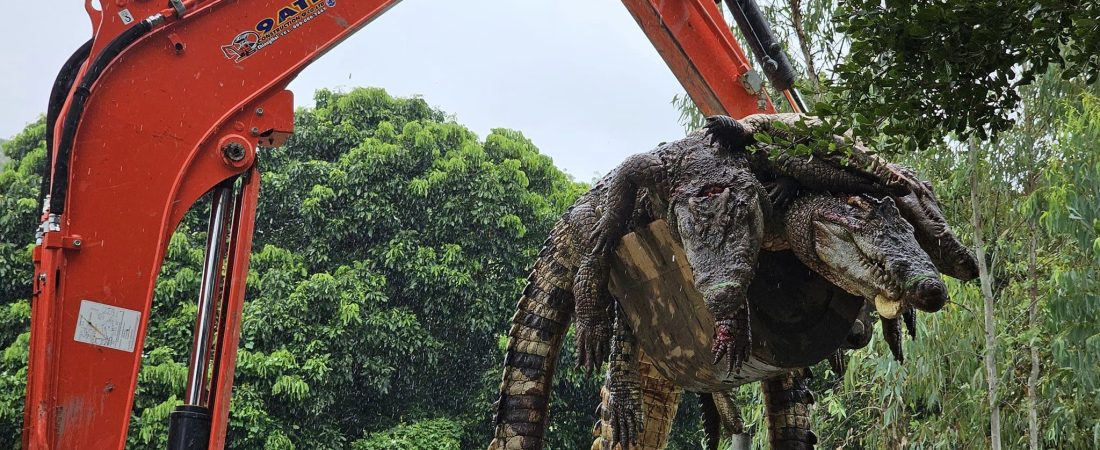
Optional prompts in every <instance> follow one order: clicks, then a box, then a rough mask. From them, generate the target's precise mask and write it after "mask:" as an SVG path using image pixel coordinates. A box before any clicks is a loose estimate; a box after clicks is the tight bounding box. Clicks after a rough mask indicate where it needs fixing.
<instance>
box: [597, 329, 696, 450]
mask: <svg viewBox="0 0 1100 450" xmlns="http://www.w3.org/2000/svg"><path fill="white" fill-rule="evenodd" d="M638 353H639V354H638V371H639V376H640V377H639V378H640V380H641V387H642V389H641V392H642V411H643V415H644V417H645V423H644V424H643V426H642V430H641V433H640V434H639V435H638V443H637V444H635V445H632V446H630V448H629V449H627V448H626V447H624V446H622V445H616V446H614V447H612V446H611V441H612V439H613V438H614V431H613V430H612V425H611V424H612V418H611V413H610V409H611V408H610V407H609V406H608V405H609V402H610V399H611V391H610V390H609V388H608V386H607V384H606V383H605V384H604V387H603V389H601V390H600V397H601V399H602V403H601V404H600V421H599V422H597V423H596V429H595V430H593V434H594V435H596V439H595V440H594V441H593V442H592V450H664V448H665V447H666V446H668V436H669V433H671V432H672V421H673V419H674V418H675V417H676V411H677V410H678V409H679V408H680V396H681V395H682V394H683V390H682V389H681V388H680V387H678V386H676V385H675V384H674V383H673V382H672V381H670V380H669V379H667V378H665V377H664V376H663V375H661V374H660V373H659V372H657V368H656V367H655V366H654V365H653V363H651V362H650V361H649V359H648V358H647V357H646V356H645V354H643V353H641V351H640V350H639V351H638Z"/></svg>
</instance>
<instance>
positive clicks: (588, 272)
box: [568, 205, 611, 375]
mask: <svg viewBox="0 0 1100 450" xmlns="http://www.w3.org/2000/svg"><path fill="white" fill-rule="evenodd" d="M568 220H569V222H570V225H571V228H572V229H573V230H575V231H574V232H575V233H576V234H577V236H574V238H573V241H574V242H586V241H587V240H588V239H589V236H588V233H589V232H590V230H594V229H595V228H596V224H597V222H598V221H599V218H598V217H597V215H596V210H595V209H594V208H593V207H592V206H591V205H577V206H576V207H574V208H573V210H572V211H570V213H569V217H568ZM609 274H610V268H609V267H608V265H607V258H605V257H603V256H602V255H599V254H596V253H594V252H588V253H585V254H583V255H582V256H581V261H580V264H579V266H578V267H577V274H576V276H575V277H574V278H573V297H574V298H575V299H576V308H575V314H576V327H577V333H576V338H575V341H574V348H575V350H576V353H577V367H581V368H583V369H584V371H585V373H586V374H588V375H591V374H592V371H593V370H594V369H596V368H598V367H600V365H601V364H603V362H604V360H605V359H607V353H608V346H609V345H610V341H611V314H610V312H609V311H610V309H611V308H610V307H611V294H610V293H609V292H608V290H607V283H608V277H609Z"/></svg>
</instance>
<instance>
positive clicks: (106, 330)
mask: <svg viewBox="0 0 1100 450" xmlns="http://www.w3.org/2000/svg"><path fill="white" fill-rule="evenodd" d="M140 322H141V313H140V312H138V311H134V310H131V309H126V308H119V307H117V306H111V305H105V304H103V303H96V302H93V301H91V300H81V301H80V317H77V319H76V336H73V340H75V341H77V342H83V343H86V344H92V345H98V346H100V347H107V348H113V349H115V350H122V351H125V352H133V351H134V342H136V341H137V331H138V324H139V323H140Z"/></svg>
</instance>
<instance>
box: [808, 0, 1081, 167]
mask: <svg viewBox="0 0 1100 450" xmlns="http://www.w3.org/2000/svg"><path fill="white" fill-rule="evenodd" d="M840 5H841V8H840V9H839V10H838V11H837V12H836V15H835V19H836V20H837V22H838V24H839V26H838V27H837V31H839V32H841V33H844V34H845V35H846V36H847V37H848V38H849V43H850V45H849V49H848V50H849V51H848V55H847V57H846V58H845V60H844V62H843V63H841V64H839V65H838V66H836V68H835V70H836V72H837V74H838V78H839V82H838V83H837V85H836V86H835V87H834V89H833V93H834V94H835V96H834V97H832V98H833V99H834V103H833V104H832V105H831V106H829V107H828V108H823V109H824V111H821V112H822V113H836V114H838V115H840V116H842V117H841V118H842V119H844V120H845V123H846V124H850V125H852V126H853V128H854V129H855V131H856V134H858V135H860V136H864V137H868V138H872V137H877V138H881V142H882V143H884V144H886V145H890V146H895V148H902V149H912V148H918V147H920V148H924V147H927V146H929V145H931V144H934V143H938V142H940V141H941V140H942V139H943V137H945V136H946V135H947V134H948V133H952V132H953V133H955V134H956V135H958V136H960V138H963V139H965V138H966V137H967V136H969V135H970V134H971V133H977V134H978V135H979V136H981V137H982V138H985V137H988V136H989V135H990V134H996V133H999V132H1001V131H1004V130H1007V129H1008V128H1010V127H1011V126H1012V124H1013V117H1012V113H1013V111H1015V110H1016V109H1017V107H1018V106H1019V102H1020V100H1021V99H1020V95H1019V88H1020V87H1022V86H1026V85H1029V84H1031V83H1033V82H1034V81H1035V79H1036V77H1037V76H1039V75H1042V74H1044V73H1045V72H1046V71H1047V70H1048V68H1050V67H1052V65H1054V66H1058V67H1060V68H1062V69H1063V76H1064V77H1065V78H1067V79H1068V78H1071V77H1075V76H1081V77H1083V78H1084V79H1086V82H1087V83H1092V82H1095V81H1096V79H1097V75H1098V74H1100V56H1098V55H1100V3H1097V2H1095V1H1093V0H1039V1H1031V0H1007V1H1006V0H966V1H943V0H917V1H902V0H887V1H886V2H881V1H880V0H848V1H844V2H841V3H840ZM856 113H859V114H861V115H862V116H863V117H865V118H867V120H854V119H855V114H856ZM880 134H881V135H880Z"/></svg>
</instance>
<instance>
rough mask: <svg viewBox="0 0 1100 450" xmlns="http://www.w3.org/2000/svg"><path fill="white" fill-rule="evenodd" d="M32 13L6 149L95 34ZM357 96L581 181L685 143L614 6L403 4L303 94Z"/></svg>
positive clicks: (22, 26) (0, 113)
mask: <svg viewBox="0 0 1100 450" xmlns="http://www.w3.org/2000/svg"><path fill="white" fill-rule="evenodd" d="M346 1H352V0H346ZM33 10H34V14H26V13H15V12H14V11H13V14H12V19H14V20H9V21H8V22H7V24H6V25H4V26H3V27H0V42H3V45H2V46H0V61H2V62H3V63H2V64H3V66H0V67H3V68H2V69H0V105H2V106H0V137H3V138H8V137H11V136H12V135H14V134H15V133H17V132H19V130H21V129H22V128H23V126H24V125H26V123H28V122H30V121H33V120H34V119H35V118H37V117H38V115H39V114H42V113H44V112H45V109H46V102H47V98H48V96H49V92H50V86H51V84H52V82H53V79H54V77H55V76H56V74H57V71H58V69H59V68H60V67H61V64H62V63H63V62H64V61H65V59H66V58H68V56H69V55H70V54H71V53H72V51H73V50H75V49H76V48H77V47H78V46H79V45H80V44H81V43H83V42H84V41H85V40H87V39H88V37H90V34H91V26H90V24H89V21H88V18H87V16H86V14H85V13H84V9H83V7H82V5H81V2H80V1H77V0H46V1H42V2H35V5H34V7H33ZM16 18H17V19H16ZM356 86H378V87H382V88H385V89H386V90H388V91H389V92H390V93H391V94H392V95H395V96H409V95H414V94H420V95H422V96H423V97H424V98H425V100H427V101H428V103H430V104H431V105H433V106H436V107H439V108H441V109H443V110H444V111H446V112H448V113H450V114H454V115H455V116H456V118H457V120H458V122H459V123H462V124H464V125H466V126H468V127H470V128H471V129H472V130H474V132H476V133H478V135H479V136H481V137H484V136H485V135H486V134H488V132H489V130H490V129H492V128H497V127H504V128H512V129H516V130H520V131H522V132H523V133H524V134H526V135H527V136H528V137H529V138H531V140H533V141H534V142H535V144H536V145H538V147H539V149H540V150H541V151H542V152H543V153H545V154H548V155H550V156H551V157H552V158H553V159H554V162H555V163H557V165H558V166H559V167H562V168H563V169H565V170H566V171H567V172H569V173H571V174H573V175H574V176H576V177H577V179H578V180H581V181H588V180H590V179H592V178H593V177H594V176H595V175H597V174H603V173H606V172H607V171H608V170H610V169H611V168H613V167H614V166H615V165H616V164H618V162H620V161H622V160H623V159H624V158H625V157H626V156H628V155H630V154H633V153H638V152H643V151H646V150H649V149H651V148H653V146H655V145H656V144H657V143H659V142H662V141H669V140H673V139H677V138H679V137H681V136H683V130H682V128H681V127H680V125H679V124H678V123H677V118H678V117H679V112H678V111H677V110H676V108H674V107H673V106H672V105H671V104H670V101H671V100H672V97H673V95H675V94H678V93H681V92H682V91H683V89H682V88H681V87H680V85H679V83H678V82H677V81H676V79H675V78H674V77H673V76H672V73H671V72H670V71H669V70H668V68H667V67H666V66H665V64H664V62H663V61H662V60H661V58H660V56H659V55H658V54H657V51H656V50H654V49H653V47H652V46H651V45H650V43H649V41H648V40H647V39H646V37H645V35H644V34H643V33H642V31H641V29H640V28H638V26H637V24H636V23H635V22H634V19H633V18H632V17H631V16H630V14H629V13H628V12H627V11H626V8H625V7H624V6H623V5H622V3H621V2H619V1H615V0H542V1H530V0H528V1H518V0H465V1H440V0H405V1H403V2H401V3H399V4H398V5H397V6H396V7H394V8H393V9H391V10H390V11H389V12H387V13H386V14H385V15H383V16H382V17H380V18H379V19H377V20H376V21H375V22H374V23H371V24H370V25H368V26H367V27H366V28H364V29H362V30H360V31H359V32H358V33H356V34H355V35H354V36H352V37H351V38H350V39H348V40H347V41H345V42H344V43H343V44H341V45H340V46H338V47H336V49H334V50H333V51H331V52H329V53H328V54H327V55H325V56H324V57H323V58H321V59H320V60H319V61H317V62H316V63H314V64H313V65H312V66H310V67H309V68H307V69H306V70H305V71H304V72H303V73H302V74H301V75H300V76H299V78H298V79H297V80H296V81H295V82H294V83H292V84H291V89H292V90H293V91H294V93H295V96H296V99H297V100H296V103H297V104H298V105H310V104H312V98H313V91H314V90H316V89H318V88H351V87H356Z"/></svg>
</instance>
